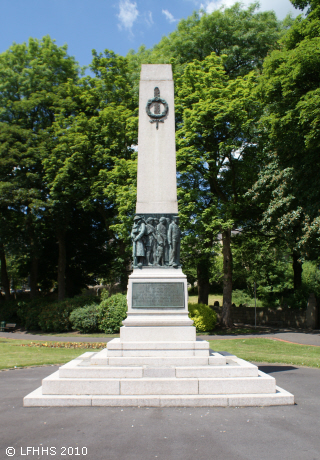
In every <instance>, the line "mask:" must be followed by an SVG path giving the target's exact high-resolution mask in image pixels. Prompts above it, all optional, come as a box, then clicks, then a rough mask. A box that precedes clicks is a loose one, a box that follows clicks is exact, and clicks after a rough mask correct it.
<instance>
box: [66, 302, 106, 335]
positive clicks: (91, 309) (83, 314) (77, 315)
mask: <svg viewBox="0 0 320 460" xmlns="http://www.w3.org/2000/svg"><path fill="white" fill-rule="evenodd" d="M69 320H70V323H71V325H72V329H74V330H77V331H80V332H83V333H88V332H97V331H98V330H99V312H98V306H97V305H96V304H91V305H86V306H84V307H79V308H76V309H75V310H73V311H72V312H71V314H70V317H69Z"/></svg>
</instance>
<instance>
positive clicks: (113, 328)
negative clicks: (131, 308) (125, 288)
mask: <svg viewBox="0 0 320 460" xmlns="http://www.w3.org/2000/svg"><path fill="white" fill-rule="evenodd" d="M98 311H99V323H100V324H99V329H100V330H101V331H102V332H104V333H106V334H114V333H117V332H119V330H120V327H121V326H122V321H123V320H124V319H126V317H127V298H126V296H125V295H124V294H115V295H112V296H111V297H108V298H106V296H105V297H104V299H103V300H102V302H101V304H100V305H99V306H98Z"/></svg>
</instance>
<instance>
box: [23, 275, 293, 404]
mask: <svg viewBox="0 0 320 460" xmlns="http://www.w3.org/2000/svg"><path fill="white" fill-rule="evenodd" d="M155 295H157V299H155V298H154V296H155ZM187 300H188V298H187V286H186V277H185V275H184V274H183V273H182V271H181V269H177V270H172V269H171V270H169V269H168V270H167V269H151V268H143V269H141V270H140V269H137V270H134V272H133V274H132V275H131V276H130V277H129V286H128V317H127V319H126V320H125V321H124V322H123V323H124V325H123V326H122V327H121V329H120V338H116V339H113V340H111V341H110V342H109V343H108V345H107V348H105V349H104V350H101V351H100V352H98V353H91V352H87V353H84V354H83V355H81V356H79V358H77V359H75V360H73V361H70V362H69V363H67V364H65V365H64V366H62V367H60V369H59V371H58V372H55V373H54V374H52V375H50V376H49V377H47V378H45V379H44V380H43V381H42V387H40V388H38V389H37V390H35V391H34V392H32V393H30V394H29V395H28V396H26V397H25V398H24V406H150V407H151V406H152V407H170V406H258V405H259V406H271V405H280V404H281V405H287V404H294V397H293V395H291V394H290V393H288V392H286V391H285V390H283V389H281V388H279V387H277V386H276V381H275V379H274V378H273V377H270V376H269V375H267V374H264V373H263V372H260V371H259V370H258V368H257V366H255V365H253V364H250V363H248V362H246V361H244V360H242V359H239V358H237V357H236V356H231V355H229V354H221V353H218V352H214V351H212V350H210V349H209V343H208V342H207V341H203V340H197V339H196V330H195V327H194V326H193V325H192V323H193V322H192V321H191V320H190V319H189V318H188V309H187V305H188V303H187ZM150 304H156V306H155V307H153V308H152V307H151V305H150ZM172 304H174V305H172Z"/></svg>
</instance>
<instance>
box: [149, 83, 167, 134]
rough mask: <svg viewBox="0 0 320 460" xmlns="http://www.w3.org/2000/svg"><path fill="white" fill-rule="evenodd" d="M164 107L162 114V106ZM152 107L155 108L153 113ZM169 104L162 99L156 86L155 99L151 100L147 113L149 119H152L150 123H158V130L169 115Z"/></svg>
mask: <svg viewBox="0 0 320 460" xmlns="http://www.w3.org/2000/svg"><path fill="white" fill-rule="evenodd" d="M161 105H163V111H162V112H160V106H161ZM151 107H153V109H154V111H153V112H151V110H150V109H151ZM168 108H169V106H168V103H167V101H165V100H164V99H161V97H160V90H159V88H158V87H157V86H156V87H155V88H154V97H153V98H152V99H149V100H148V102H147V105H146V112H147V114H148V117H149V118H151V120H150V123H156V126H157V129H158V127H159V123H164V118H165V117H166V115H167V113H168Z"/></svg>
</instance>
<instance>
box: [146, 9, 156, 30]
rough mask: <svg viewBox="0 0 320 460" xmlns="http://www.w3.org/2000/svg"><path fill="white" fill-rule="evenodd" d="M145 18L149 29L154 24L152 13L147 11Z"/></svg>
mask: <svg viewBox="0 0 320 460" xmlns="http://www.w3.org/2000/svg"><path fill="white" fill-rule="evenodd" d="M144 17H145V21H146V23H147V24H148V26H149V27H150V26H151V25H152V24H154V22H153V18H152V12H151V11H146V12H145V14H144Z"/></svg>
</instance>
